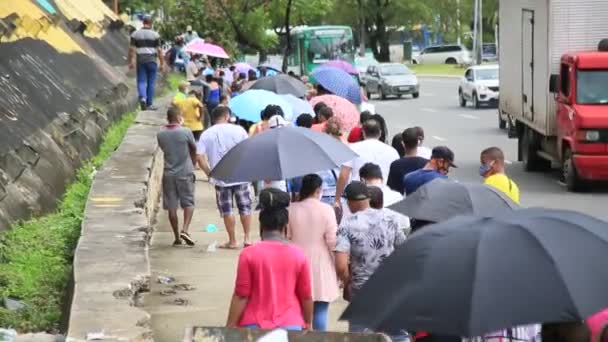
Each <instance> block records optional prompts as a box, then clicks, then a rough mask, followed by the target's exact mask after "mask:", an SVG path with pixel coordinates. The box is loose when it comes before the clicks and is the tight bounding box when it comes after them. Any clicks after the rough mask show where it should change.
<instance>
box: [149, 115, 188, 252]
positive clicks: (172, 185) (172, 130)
mask: <svg viewBox="0 0 608 342" xmlns="http://www.w3.org/2000/svg"><path fill="white" fill-rule="evenodd" d="M167 121H168V124H167V125H166V126H164V127H163V128H161V130H160V132H158V133H157V139H158V146H159V147H160V149H161V150H162V151H163V156H164V158H163V160H164V171H163V178H162V188H163V209H165V210H167V212H168V215H169V223H170V224H171V229H172V230H173V235H174V238H175V240H174V241H173V245H174V246H179V245H181V244H182V240H183V241H185V242H186V243H187V244H188V245H191V246H193V245H194V240H193V239H192V238H191V237H190V233H189V232H188V230H189V227H190V222H191V221H192V216H193V215H194V188H195V187H194V180H195V178H194V164H195V163H196V142H195V141H194V135H193V134H192V131H191V130H190V129H188V128H186V127H182V126H181V123H182V121H183V118H182V112H181V111H180V110H179V108H176V107H170V108H169V110H168V111H167ZM178 207H181V208H182V210H183V211H184V221H183V223H182V231H181V232H180V231H179V219H178V217H177V209H178Z"/></svg>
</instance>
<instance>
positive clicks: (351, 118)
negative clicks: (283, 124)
mask: <svg viewBox="0 0 608 342" xmlns="http://www.w3.org/2000/svg"><path fill="white" fill-rule="evenodd" d="M319 102H323V103H325V104H326V105H327V106H329V107H330V108H331V109H332V110H333V111H334V116H335V117H336V118H337V119H338V121H339V122H340V124H342V130H343V133H345V134H348V133H349V132H350V131H351V130H352V129H353V128H354V127H355V126H357V125H358V124H359V110H357V107H355V105H354V104H352V102H350V101H348V100H347V99H345V98H342V97H340V96H336V95H321V96H315V97H313V98H312V99H310V104H311V105H312V106H313V107H314V106H315V105H316V104H317V103H319Z"/></svg>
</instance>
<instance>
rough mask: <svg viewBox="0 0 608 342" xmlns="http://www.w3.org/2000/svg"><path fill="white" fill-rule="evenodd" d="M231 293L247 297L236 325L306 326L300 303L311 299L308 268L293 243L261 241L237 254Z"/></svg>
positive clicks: (304, 258) (306, 261)
mask: <svg viewBox="0 0 608 342" xmlns="http://www.w3.org/2000/svg"><path fill="white" fill-rule="evenodd" d="M234 294H235V295H237V296H239V297H246V298H247V299H248V300H247V305H246V306H245V310H244V311H243V314H242V315H241V318H240V321H239V326H241V327H243V326H247V325H251V324H256V325H258V326H259V327H260V328H262V329H273V328H278V327H284V326H290V325H296V326H301V327H303V326H304V325H305V322H304V317H303V315H302V306H301V304H300V303H301V302H302V301H304V300H310V299H312V279H311V268H310V264H309V262H308V258H307V257H306V254H305V253H304V251H303V250H302V249H301V248H300V247H298V246H296V245H295V244H291V243H286V242H281V241H265V240H263V241H260V242H257V243H255V244H253V245H252V246H250V247H247V248H245V249H244V250H243V251H242V252H241V255H240V256H239V261H238V266H237V275H236V283H235V288H234Z"/></svg>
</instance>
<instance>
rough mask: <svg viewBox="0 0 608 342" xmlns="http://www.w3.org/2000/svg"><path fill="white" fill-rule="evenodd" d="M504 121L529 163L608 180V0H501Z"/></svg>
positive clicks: (568, 179) (573, 183)
mask: <svg viewBox="0 0 608 342" xmlns="http://www.w3.org/2000/svg"><path fill="white" fill-rule="evenodd" d="M499 25H500V28H499V56H500V62H499V63H500V100H499V114H498V115H499V122H500V121H501V120H504V118H508V125H509V136H510V137H512V138H518V141H519V144H518V145H519V156H518V159H519V160H520V161H523V163H524V166H525V169H526V170H527V171H541V170H548V169H550V167H551V165H558V166H559V167H560V168H561V169H562V178H563V181H564V182H565V183H566V185H567V187H568V189H569V190H571V191H575V190H579V189H581V188H583V187H584V186H585V185H587V184H588V183H589V181H595V180H608V52H604V51H608V41H607V40H603V39H604V38H608V1H607V0H500V9H499Z"/></svg>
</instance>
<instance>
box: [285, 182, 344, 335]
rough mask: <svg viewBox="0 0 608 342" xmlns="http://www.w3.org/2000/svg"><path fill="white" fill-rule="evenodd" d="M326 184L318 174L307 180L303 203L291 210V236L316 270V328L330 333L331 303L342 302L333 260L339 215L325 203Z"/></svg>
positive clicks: (314, 320)
mask: <svg viewBox="0 0 608 342" xmlns="http://www.w3.org/2000/svg"><path fill="white" fill-rule="evenodd" d="M322 185H323V181H322V180H321V177H319V175H317V174H310V175H307V176H304V178H303V179H302V187H301V190H300V199H301V200H300V202H296V203H292V204H291V206H290V207H289V226H288V229H287V236H288V237H289V238H290V239H291V241H293V242H294V243H295V244H296V245H298V246H300V247H301V248H302V249H303V250H304V253H305V254H306V256H307V257H308V259H309V261H310V266H311V268H312V297H313V301H314V310H313V312H314V314H313V328H314V330H317V331H325V330H327V312H328V309H329V303H331V302H333V301H334V300H335V299H336V298H338V296H339V293H340V289H339V287H338V278H337V276H336V268H335V263H334V260H333V250H334V247H335V246H336V231H337V223H336V215H335V213H334V210H333V208H332V207H331V206H330V205H328V204H325V203H323V202H321V200H320V198H321V196H322Z"/></svg>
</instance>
